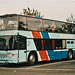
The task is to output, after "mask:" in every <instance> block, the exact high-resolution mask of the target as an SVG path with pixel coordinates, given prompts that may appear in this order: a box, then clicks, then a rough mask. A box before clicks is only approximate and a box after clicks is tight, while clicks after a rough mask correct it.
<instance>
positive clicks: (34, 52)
mask: <svg viewBox="0 0 75 75" xmlns="http://www.w3.org/2000/svg"><path fill="white" fill-rule="evenodd" d="M31 53H33V54H35V56H36V62H38V54H37V52H36V51H34V50H33V51H30V52H29V54H28V59H27V60H29V56H30V54H31Z"/></svg>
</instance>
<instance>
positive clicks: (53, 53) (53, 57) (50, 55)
mask: <svg viewBox="0 0 75 75" xmlns="http://www.w3.org/2000/svg"><path fill="white" fill-rule="evenodd" d="M47 53H48V56H49V59H50V60H55V52H54V51H53V50H47Z"/></svg>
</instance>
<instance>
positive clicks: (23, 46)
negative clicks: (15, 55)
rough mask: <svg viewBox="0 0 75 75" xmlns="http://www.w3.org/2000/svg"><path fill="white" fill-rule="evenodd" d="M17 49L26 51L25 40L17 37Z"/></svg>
mask: <svg viewBox="0 0 75 75" xmlns="http://www.w3.org/2000/svg"><path fill="white" fill-rule="evenodd" d="M19 49H20V50H21V49H26V38H25V37H23V36H19Z"/></svg>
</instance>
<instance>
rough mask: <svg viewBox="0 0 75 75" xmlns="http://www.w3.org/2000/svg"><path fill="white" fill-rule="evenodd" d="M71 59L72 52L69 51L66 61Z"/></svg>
mask: <svg viewBox="0 0 75 75" xmlns="http://www.w3.org/2000/svg"><path fill="white" fill-rule="evenodd" d="M72 58H73V52H72V51H69V52H68V59H70V60H71V59H72Z"/></svg>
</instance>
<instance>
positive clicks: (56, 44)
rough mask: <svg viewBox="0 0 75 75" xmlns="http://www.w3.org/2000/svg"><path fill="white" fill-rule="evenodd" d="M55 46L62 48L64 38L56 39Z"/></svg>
mask: <svg viewBox="0 0 75 75" xmlns="http://www.w3.org/2000/svg"><path fill="white" fill-rule="evenodd" d="M55 48H56V49H61V48H62V40H60V39H57V40H55Z"/></svg>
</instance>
